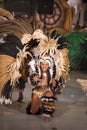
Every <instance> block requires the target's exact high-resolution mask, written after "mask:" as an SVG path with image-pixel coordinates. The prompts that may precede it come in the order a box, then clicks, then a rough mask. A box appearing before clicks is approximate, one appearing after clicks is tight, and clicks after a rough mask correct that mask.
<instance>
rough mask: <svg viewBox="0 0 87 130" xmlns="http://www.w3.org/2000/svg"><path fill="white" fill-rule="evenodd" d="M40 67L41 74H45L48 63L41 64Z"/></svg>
mask: <svg viewBox="0 0 87 130" xmlns="http://www.w3.org/2000/svg"><path fill="white" fill-rule="evenodd" d="M40 66H41V70H42V71H43V72H46V71H47V70H48V67H49V63H48V62H46V61H45V62H41V63H40Z"/></svg>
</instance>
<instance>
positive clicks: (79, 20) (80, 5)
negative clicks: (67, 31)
mask: <svg viewBox="0 0 87 130" xmlns="http://www.w3.org/2000/svg"><path fill="white" fill-rule="evenodd" d="M67 3H68V4H69V6H70V7H71V8H72V17H73V19H72V28H80V29H81V28H84V27H85V25H86V23H85V18H84V17H85V11H86V6H87V0H67Z"/></svg>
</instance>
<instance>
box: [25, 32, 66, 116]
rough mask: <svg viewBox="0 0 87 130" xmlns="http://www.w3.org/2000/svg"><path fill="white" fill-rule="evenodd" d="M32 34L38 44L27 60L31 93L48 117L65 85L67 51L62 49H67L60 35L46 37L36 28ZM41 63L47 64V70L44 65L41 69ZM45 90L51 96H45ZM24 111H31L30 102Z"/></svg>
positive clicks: (51, 113)
mask: <svg viewBox="0 0 87 130" xmlns="http://www.w3.org/2000/svg"><path fill="white" fill-rule="evenodd" d="M39 34H40V35H39ZM33 35H34V36H35V37H37V41H38V40H39V44H38V46H37V47H36V48H34V49H33V54H34V57H33V58H32V60H31V61H30V62H29V67H30V73H29V77H30V81H31V85H32V87H33V90H32V95H37V96H38V98H39V99H40V100H41V106H40V109H41V111H42V114H43V115H44V116H47V117H49V116H52V115H53V113H54V111H55V108H56V100H57V95H58V94H59V93H60V92H61V90H62V88H63V85H65V82H66V77H67V75H68V71H69V60H68V55H67V54H68V51H66V52H67V53H65V54H64V53H63V50H67V47H68V45H67V41H66V40H65V39H62V41H61V40H60V39H61V38H60V37H59V38H56V37H55V36H54V35H53V34H51V35H50V36H49V37H47V36H46V35H45V34H43V32H42V31H41V30H36V31H35V32H34V34H33ZM41 35H42V37H41ZM37 41H36V42H37ZM58 41H59V42H58ZM38 50H39V51H38ZM64 58H65V59H64ZM41 64H42V66H44V64H45V67H46V65H48V68H47V70H45V71H44V68H45V67H43V69H42V67H41ZM53 82H54V84H55V85H54V84H53ZM46 92H51V93H52V96H47V95H46ZM40 109H39V110H40ZM26 112H27V113H28V114H30V113H32V110H31V107H30V104H29V105H28V106H27V108H26ZM34 114H36V113H34Z"/></svg>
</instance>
